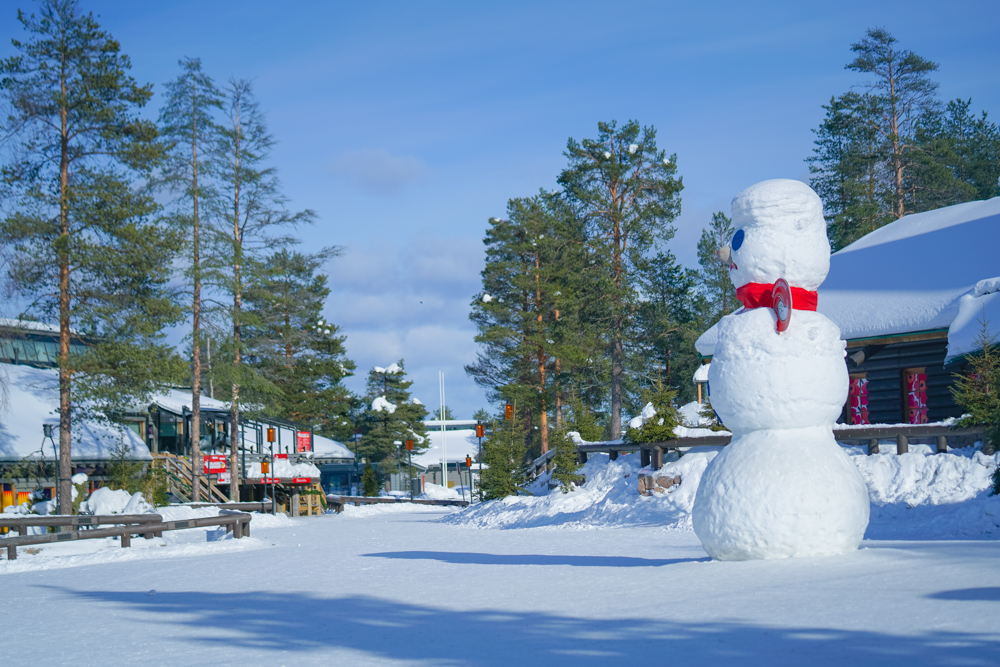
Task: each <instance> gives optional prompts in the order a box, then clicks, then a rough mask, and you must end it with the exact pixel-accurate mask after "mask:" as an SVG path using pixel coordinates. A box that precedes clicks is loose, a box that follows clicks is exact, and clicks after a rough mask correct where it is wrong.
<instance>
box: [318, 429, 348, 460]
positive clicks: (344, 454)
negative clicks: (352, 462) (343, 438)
mask: <svg viewBox="0 0 1000 667" xmlns="http://www.w3.org/2000/svg"><path fill="white" fill-rule="evenodd" d="M311 454H312V456H315V457H321V458H341V459H353V458H354V452H352V451H351V450H350V449H348V448H347V445H345V444H344V443H342V442H337V441H336V440H331V439H330V438H325V437H323V436H321V435H317V434H315V433H314V434H313V451H312V453H311Z"/></svg>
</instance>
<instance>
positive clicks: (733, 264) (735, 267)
mask: <svg viewBox="0 0 1000 667" xmlns="http://www.w3.org/2000/svg"><path fill="white" fill-rule="evenodd" d="M738 268H739V267H738V266H736V262H732V263H731V264H730V265H729V270H730V271H735V270H736V269H738Z"/></svg>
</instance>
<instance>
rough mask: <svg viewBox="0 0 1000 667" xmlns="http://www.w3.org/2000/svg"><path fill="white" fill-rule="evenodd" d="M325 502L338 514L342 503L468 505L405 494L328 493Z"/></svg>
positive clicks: (466, 502)
mask: <svg viewBox="0 0 1000 667" xmlns="http://www.w3.org/2000/svg"><path fill="white" fill-rule="evenodd" d="M326 503H327V505H328V506H329V507H330V509H332V510H334V511H336V512H337V513H338V514H340V513H341V512H343V511H344V505H351V504H353V505H356V506H357V505H379V504H382V503H413V504H414V505H444V506H457V507H468V505H469V501H468V500H433V499H430V498H414V499H413V500H410V499H409V498H407V497H406V496H402V497H398V498H397V497H395V496H334V495H328V496H327V497H326Z"/></svg>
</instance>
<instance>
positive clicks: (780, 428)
mask: <svg viewBox="0 0 1000 667" xmlns="http://www.w3.org/2000/svg"><path fill="white" fill-rule="evenodd" d="M733 225H734V226H735V228H736V233H735V234H734V235H733V238H732V240H731V241H730V243H729V245H728V246H726V247H724V248H722V249H720V251H719V256H720V258H721V259H723V261H725V262H728V263H729V275H730V277H731V278H732V281H733V284H734V285H735V286H736V287H737V292H736V294H737V296H738V297H739V299H740V301H741V302H742V303H743V306H744V307H743V308H742V309H741V310H739V311H737V312H735V313H733V314H731V315H728V316H726V317H723V318H722V320H721V321H720V322H719V323H718V324H717V325H716V326H717V327H718V343H717V344H716V348H715V355H714V356H713V358H712V365H711V368H710V369H709V372H708V381H709V386H710V387H711V390H712V407H713V408H715V411H716V412H717V413H718V414H719V417H720V418H721V419H722V422H723V423H724V424H725V425H726V427H727V428H729V429H730V430H731V431H732V433H733V439H732V442H731V443H730V444H729V445H728V446H727V447H725V449H723V451H722V452H721V453H720V454H719V455H718V456H717V457H716V458H715V459H714V460H713V461H712V463H711V464H710V465H709V467H708V469H707V470H706V471H705V474H704V476H703V477H702V479H701V484H700V486H699V487H698V494H697V496H696V498H695V501H694V508H693V510H692V519H693V523H694V531H695V533H696V534H697V535H698V539H700V540H701V543H702V546H704V547H705V551H707V552H708V553H709V555H711V556H712V557H713V558H716V559H719V560H748V559H759V558H788V557H792V556H819V555H827V554H840V553H845V552H849V551H853V550H855V549H857V547H858V544H859V543H860V542H861V538H862V537H863V536H864V533H865V528H866V527H867V526H868V512H869V504H868V491H867V488H866V487H865V483H864V480H862V478H861V475H860V473H859V472H858V470H857V468H856V467H855V465H854V464H853V463H851V461H850V459H849V458H848V456H847V455H846V454H845V453H844V451H843V450H842V449H841V448H840V446H839V445H838V444H837V443H836V441H835V440H834V439H833V424H834V423H835V422H836V420H837V417H838V415H840V413H841V410H842V408H843V405H844V401H845V400H846V398H847V391H848V376H847V365H846V364H845V363H844V355H845V348H846V344H845V343H844V341H843V340H841V338H840V330H839V329H838V328H837V326H836V325H835V324H834V323H833V322H831V321H830V320H828V319H827V318H826V317H824V316H823V315H820V314H819V313H817V312H816V302H817V297H816V289H817V288H818V287H819V285H820V283H822V282H823V280H824V278H826V274H827V272H828V271H829V269H830V244H829V242H828V241H827V238H826V222H825V221H824V219H823V204H822V202H821V201H820V199H819V197H818V196H817V195H816V193H815V192H813V191H812V189H811V188H809V186H807V185H805V184H804V183H801V182H799V181H791V180H783V179H779V180H771V181H764V182H762V183H758V184H756V185H753V186H751V187H749V188H747V189H746V190H744V191H743V192H741V193H740V194H738V195H736V197H735V198H734V199H733Z"/></svg>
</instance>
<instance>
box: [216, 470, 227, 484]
mask: <svg viewBox="0 0 1000 667" xmlns="http://www.w3.org/2000/svg"><path fill="white" fill-rule="evenodd" d="M215 481H217V482H218V483H219V484H229V482H230V478H229V473H228V472H220V473H219V476H218V478H217V479H216V480H215Z"/></svg>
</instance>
